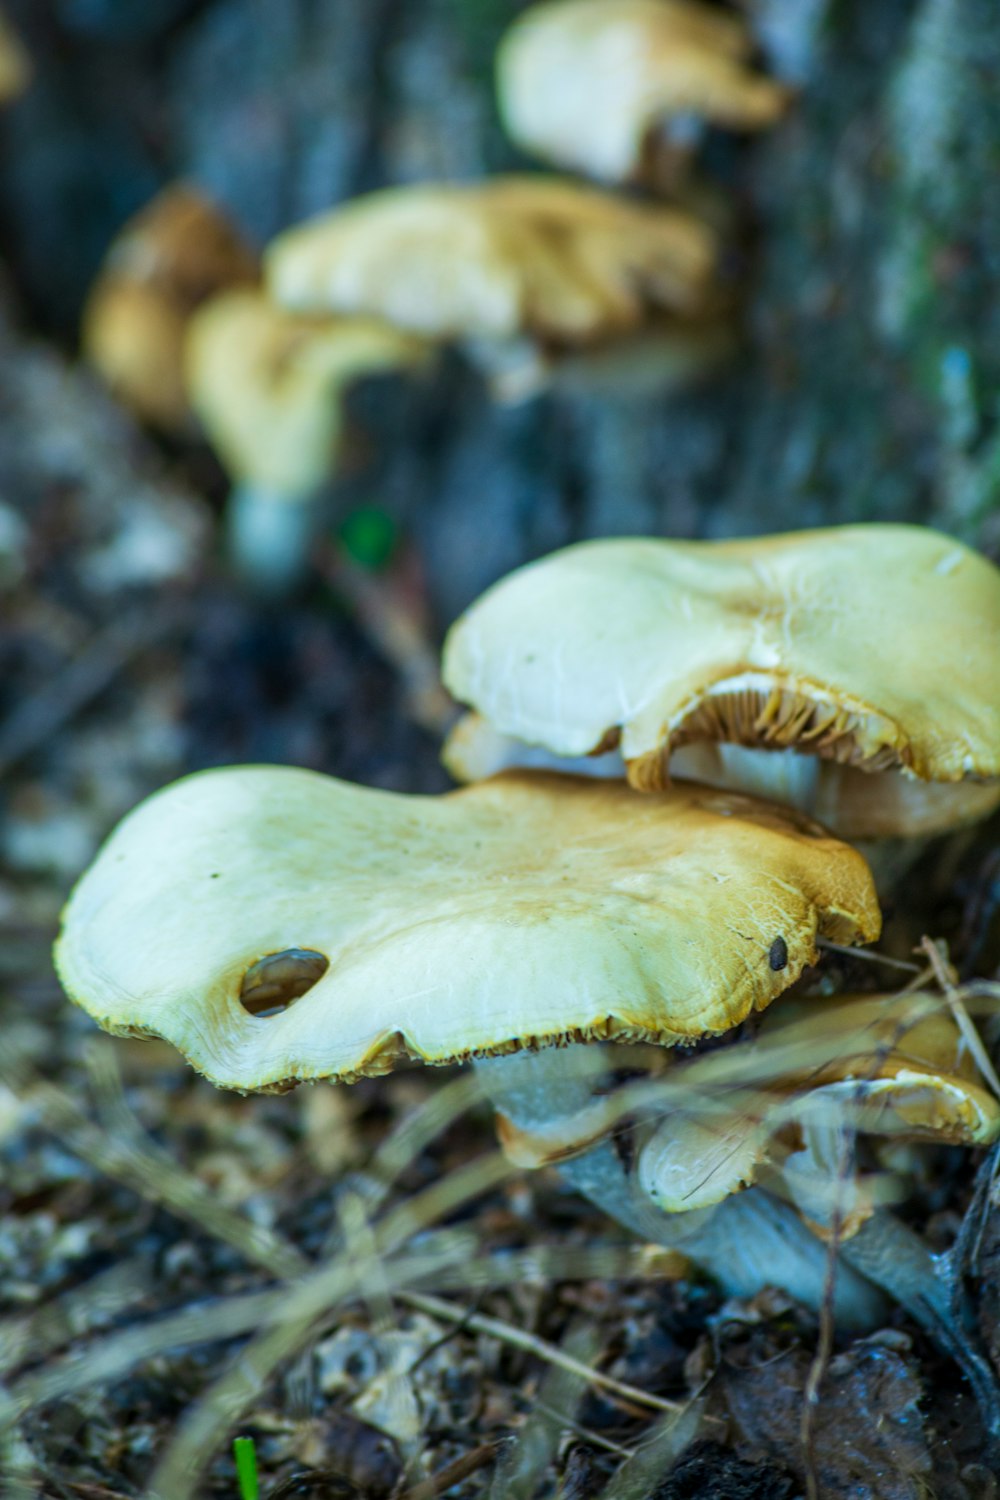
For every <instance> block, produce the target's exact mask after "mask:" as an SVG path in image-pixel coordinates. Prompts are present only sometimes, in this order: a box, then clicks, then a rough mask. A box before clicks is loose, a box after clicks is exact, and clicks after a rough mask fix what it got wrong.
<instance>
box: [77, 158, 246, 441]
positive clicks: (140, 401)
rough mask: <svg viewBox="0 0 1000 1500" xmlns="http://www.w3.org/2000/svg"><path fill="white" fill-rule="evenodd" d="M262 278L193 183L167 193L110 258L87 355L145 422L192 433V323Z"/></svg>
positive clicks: (90, 322)
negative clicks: (211, 302) (217, 301)
mask: <svg viewBox="0 0 1000 1500" xmlns="http://www.w3.org/2000/svg"><path fill="white" fill-rule="evenodd" d="M258 275H259V272H258V266H257V261H256V257H255V256H254V254H253V252H252V251H251V250H250V249H249V248H248V246H247V245H246V244H245V243H244V241H243V239H242V237H241V236H240V234H239V232H238V231H237V230H236V229H235V228H234V227H233V225H232V224H231V223H230V222H229V220H228V219H227V218H226V216H225V215H224V214H223V212H222V211H221V209H219V208H217V207H216V205H215V204H214V203H212V202H211V201H210V200H209V199H208V198H206V197H204V195H203V194H202V193H201V192H199V191H198V189H197V188H194V187H192V186H190V185H189V184H187V183H177V184H175V185H174V186H172V187H168V188H165V189H164V190H163V192H161V193H159V194H157V196H156V197H155V198H154V199H153V200H152V202H150V203H148V204H147V205H146V206H145V208H143V209H142V210H141V211H140V212H139V213H138V214H136V215H135V216H134V217H133V218H132V219H130V220H129V221H128V223H127V224H126V225H125V227H124V228H123V229H122V230H121V232H120V233H119V234H118V236H117V237H116V239H115V240H114V242H113V243H112V245H111V248H110V249H109V251H108V253H107V255H106V257H105V260H104V264H103V266H102V268H101V271H100V273H99V275H98V277H97V280H96V281H95V283H94V285H93V287H92V289H91V292H90V295H89V297H88V299H87V303H86V306H85V308H84V312H83V324H82V330H81V343H82V348H83V353H84V355H85V356H86V358H87V359H88V360H89V362H90V363H91V364H92V365H93V366H94V368H95V369H96V370H98V371H99V373H100V375H101V376H102V378H103V379H104V381H105V382H106V383H107V385H108V386H110V388H111V389H112V390H113V391H114V392H115V394H116V395H117V396H118V397H119V398H120V399H121V400H122V401H123V402H124V403H125V405H126V406H128V407H130V408H131V409H132V410H133V411H134V412H135V413H136V415H137V416H138V417H139V418H140V419H141V420H142V421H143V422H147V423H149V424H150V426H152V427H156V428H159V429H160V430H161V431H163V432H166V433H172V434H178V433H184V432H186V431H187V429H188V426H189V424H190V409H189V406H188V401H187V392H186V389H185V384H184V335H185V331H186V328H187V323H188V320H189V318H190V317H191V314H192V313H193V312H194V310H195V308H196V307H198V306H199V305H200V303H202V302H203V301H205V299H206V298H208V297H210V296H212V295H213V294H214V293H216V292H218V291H221V290H222V289H223V288H225V287H234V286H246V285H251V284H253V283H254V282H255V281H257V279H258Z"/></svg>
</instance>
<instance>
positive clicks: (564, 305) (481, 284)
mask: <svg viewBox="0 0 1000 1500" xmlns="http://www.w3.org/2000/svg"><path fill="white" fill-rule="evenodd" d="M717 255H718V249H717V244H716V237H715V234H714V232H713V231H712V230H711V229H710V228H709V227H708V226H707V225H706V224H705V223H703V222H701V221H700V220H698V219H696V218H694V217H693V216H691V215H690V214H687V213H683V212H681V211H679V210H676V209H667V208H664V207H661V206H657V205H652V204H646V203H634V202H630V201H628V200H626V199H622V198H618V197H615V196H613V195H611V194H607V193H602V192H600V191H598V190H597V189H594V188H587V187H583V186H580V185H579V184H577V183H574V182H571V181H568V180H565V179H563V178H559V177H545V176H537V177H519V176H509V177H496V178H493V179H491V180H490V181H488V182H486V183H484V184H475V185H457V184H444V185H442V184H434V185H430V186H425V185H421V186H416V187H403V188H392V189H388V190H385V191H383V192H379V193H372V194H369V195H368V196H366V197H363V198H360V199H357V200H356V201H354V202H352V203H348V204H346V205H344V206H342V207H340V208H338V209H336V210H334V211H333V212H332V213H329V214H326V215H323V216H321V217H319V218H317V219H314V220H312V221H310V222H309V223H306V224H304V225H301V226H298V227H296V228H294V229H290V230H288V231H286V232H285V233H284V234H282V235H279V237H278V238H277V240H275V241H274V243H273V244H272V246H271V247H270V249H269V250H268V252H267V256H266V265H267V275H268V282H269V286H270V289H271V292H272V294H273V296H274V298H275V300H276V301H278V302H279V303H281V304H282V305H283V306H286V307H288V308H291V309H293V310H295V311H298V312H310V313H341V314H361V315H364V316H371V317H378V318H384V319H386V320H387V321H388V322H390V323H393V324H395V326H397V327H398V328H402V329H405V330H407V331H409V332H411V333H418V334H421V335H423V336H424V337H426V338H430V339H435V340H439V341H457V342H460V343H461V344H462V345H463V346H464V347H465V348H466V350H467V351H468V352H470V353H471V355H472V357H473V358H474V359H475V360H476V361H477V362H478V363H480V364H481V365H483V366H485V367H486V369H487V371H488V372H489V373H491V374H493V375H495V376H496V378H497V380H498V383H499V385H500V387H501V389H502V390H503V389H505V390H506V391H508V392H509V391H510V390H511V389H512V387H513V386H515V385H517V384H518V383H520V385H521V387H522V388H523V387H524V386H525V385H526V384H531V383H532V382H534V384H536V385H537V384H539V383H542V384H543V383H544V382H545V381H546V380H547V379H548V377H549V374H550V373H551V368H552V365H553V362H555V363H556V364H558V362H559V360H560V359H561V358H562V357H563V356H564V355H566V354H567V353H569V352H571V351H576V352H577V353H578V354H582V353H583V352H584V351H590V350H594V349H599V348H601V347H603V346H605V345H611V344H616V343H622V342H624V343H627V341H628V340H629V339H630V338H631V337H632V336H633V335H637V334H639V333H640V332H642V330H643V329H644V328H646V327H647V326H648V325H649V324H650V322H651V321H655V315H656V314H657V313H659V314H661V315H662V314H664V313H666V314H669V315H670V316H671V318H675V319H676V320H677V323H678V325H679V326H678V331H677V334H676V336H677V337H680V333H681V331H682V330H686V332H687V336H688V345H687V348H688V356H687V357H688V359H689V360H690V358H691V351H692V350H697V349H698V348H699V347H700V340H701V332H700V324H699V319H703V318H704V319H706V320H707V321H708V326H709V333H708V334H706V335H705V336H704V344H705V346H706V348H707V350H708V354H709V357H714V353H715V350H716V348H717V343H718V340H717V337H716V333H715V325H714V322H713V315H714V314H715V313H716V312H717V311H718V304H719V300H720V299H719V294H718V289H717V286H716V282H715V273H716V263H717ZM675 347H676V346H675ZM512 367H513V373H512ZM671 368H672V369H674V370H675V369H676V358H675V359H674V362H673V365H672V367H671ZM525 372H527V373H525Z"/></svg>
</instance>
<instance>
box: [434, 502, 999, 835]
mask: <svg viewBox="0 0 1000 1500" xmlns="http://www.w3.org/2000/svg"><path fill="white" fill-rule="evenodd" d="M998 639H1000V572H998V571H997V569H996V568H995V567H993V566H992V564H990V563H989V562H987V561H986V560H985V558H983V557H981V556H979V555H978V554H976V553H974V552H972V551H971V550H970V549H969V548H968V547H965V546H963V545H962V544H961V543H960V542H957V541H955V540H954V538H952V537H947V536H943V535H941V534H940V533H938V532H934V531H931V530H929V529H927V528H924V527H917V526H893V525H868V526H845V527H838V528H834V529H832V530H823V531H813V532H796V533H791V534H789V535H786V536H778V537H758V538H754V539H751V540H747V541H733V542H674V541H659V540H610V541H599V542H586V543H583V544H581V545H579V546H575V547H569V548H566V549H565V550H564V551H562V552H557V553H554V554H552V555H551V556H550V557H547V558H545V559H543V560H542V561H541V562H538V563H533V564H530V565H529V566H528V567H525V568H522V569H520V570H519V571H518V572H516V573H514V574H512V575H511V576H510V577H508V578H506V579H503V580H502V581H501V582H500V583H499V584H497V585H496V586H494V588H493V589H491V590H490V591H489V592H488V593H487V594H485V595H484V596H483V598H482V599H480V600H479V601H478V602H477V603H475V604H474V605H473V606H472V607H471V608H470V609H469V610H468V611H467V613H466V614H465V615H464V616H463V617H462V619H461V620H459V622H458V623H457V624H456V625H455V626H454V627H453V628H452V630H451V632H450V635H449V637H448V639H447V641H446V644H445V655H444V675H445V682H446V685H447V686H448V688H449V689H450V691H451V692H452V694H453V695H454V696H455V698H457V699H458V701H459V702H461V703H465V704H468V705H470V706H471V708H472V710H473V712H472V713H471V714H470V715H468V716H467V717H466V718H465V719H463V720H462V721H461V722H460V724H459V725H458V727H457V728H456V730H455V731H454V733H453V735H452V738H451V741H450V743H449V746H448V749H447V751H446V760H447V764H448V766H449V769H450V770H451V771H452V773H453V774H454V775H455V776H456V777H457V779H458V780H460V781H471V780H475V779H476V778H477V777H479V776H482V775H486V774H489V773H491V772H493V771H496V770H498V769H500V768H501V767H502V766H505V765H515V764H525V763H529V764H531V763H534V764H538V763H545V764H550V765H553V766H558V765H559V764H560V763H563V764H565V763H567V760H568V761H569V763H571V764H572V767H573V768H574V769H575V770H578V771H595V772H597V773H602V772H603V773H605V774H609V775H612V776H615V775H619V776H620V775H625V776H627V778H628V780H629V782H630V784H631V785H632V786H634V787H636V788H637V789H638V790H641V791H648V790H650V789H653V788H656V787H660V786H663V785H665V784H666V783H667V782H668V781H669V779H670V777H671V776H693V777H696V778H698V779H699V780H701V781H706V782H709V783H711V784H712V785H716V786H725V787H732V788H734V789H738V790H743V791H749V792H755V793H757V794H758V795H761V796H765V797H769V798H771V799H772V800H775V801H779V802H786V803H788V804H789V805H791V806H793V807H798V808H799V809H800V810H801V811H804V812H806V813H808V814H809V815H810V816H811V817H815V818H817V819H819V820H820V822H822V823H824V824H826V825H827V826H828V827H829V828H831V829H833V830H834V832H836V833H837V834H838V835H839V836H840V837H842V838H846V839H850V840H851V841H853V842H858V841H865V842H868V841H877V840H882V839H887V838H902V839H905V840H907V841H908V842H909V847H910V848H911V849H912V848H914V847H916V846H915V844H914V842H913V841H915V840H916V839H918V838H919V837H922V836H927V835H931V834H935V833H940V832H944V831H946V830H948V829H950V828H953V827H956V826H958V825H959V824H962V823H966V822H974V821H976V820H977V819H979V818H982V817H985V816H986V815H987V814H988V813H990V812H991V811H992V810H993V809H994V808H995V807H997V805H998V804H1000V659H998V655H997V650H996V642H997V640H998Z"/></svg>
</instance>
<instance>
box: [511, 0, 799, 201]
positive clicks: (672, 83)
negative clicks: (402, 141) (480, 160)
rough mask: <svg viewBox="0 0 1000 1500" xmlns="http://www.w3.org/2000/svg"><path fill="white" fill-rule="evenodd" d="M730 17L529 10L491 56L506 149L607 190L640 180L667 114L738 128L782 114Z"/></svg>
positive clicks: (743, 32)
mask: <svg viewBox="0 0 1000 1500" xmlns="http://www.w3.org/2000/svg"><path fill="white" fill-rule="evenodd" d="M752 50H753V38H752V36H751V34H750V31H749V28H748V26H747V25H746V22H745V21H744V20H743V19H742V18H741V17H738V16H735V15H731V14H727V13H725V12H723V11H718V10H715V9H714V8H711V7H709V6H707V5H702V4H699V3H697V0H549V3H547V4H541V5H534V6H531V7H529V9H528V10H526V11H525V12H524V13H523V14H522V15H520V16H519V17H518V18H517V20H516V21H515V22H514V24H513V25H512V26H511V28H510V30H509V31H508V32H507V34H506V36H505V37H504V40H503V43H502V44H501V47H500V51H499V53H498V55H497V92H498V97H499V101H500V110H501V113H502V115H503V117H504V122H505V124H506V126H507V130H508V132H509V134H510V136H511V137H512V139H513V140H514V141H516V142H517V143H518V144H519V145H520V146H523V147H524V148H525V149H526V150H528V151H532V152H535V153H536V154H537V155H539V156H542V157H545V158H547V159H548V160H550V161H553V162H555V163H556V164H557V165H559V166H562V167H569V168H572V169H575V170H578V171H583V172H586V173H589V174H591V175H592V176H595V177H600V178H604V179H605V180H607V181H611V182H621V181H627V180H629V179H631V178H635V177H637V176H639V175H641V171H642V166H643V158H644V154H645V148H646V145H647V142H648V139H649V137H650V135H651V134H652V133H653V132H654V131H655V130H656V129H657V127H659V126H661V125H663V124H664V123H665V122H666V121H667V120H669V119H670V118H671V117H673V116H677V115H681V114H687V115H696V116H700V117H702V118H704V119H706V120H709V121H712V122H713V123H716V124H719V125H724V126H729V127H731V128H733V129H737V130H757V129H761V128H763V127H765V126H767V125H772V124H774V122H775V121H776V120H777V119H779V118H780V116H781V115H782V113H783V112H784V110H785V107H786V104H787V102H788V92H787V90H786V89H785V88H783V87H782V86H781V85H780V84H776V83H774V82H773V81H772V80H771V79H769V78H764V77H762V76H760V75H759V74H755V73H753V72H752V71H751V70H750V68H749V67H748V65H747V63H748V58H749V55H750V53H751V52H752Z"/></svg>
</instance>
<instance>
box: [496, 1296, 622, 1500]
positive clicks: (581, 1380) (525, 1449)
mask: <svg viewBox="0 0 1000 1500" xmlns="http://www.w3.org/2000/svg"><path fill="white" fill-rule="evenodd" d="M522 1347H523V1346H522ZM548 1347H549V1349H550V1350H551V1351H552V1352H553V1353H554V1354H556V1355H558V1358H553V1359H550V1361H549V1363H550V1365H551V1366H552V1368H550V1370H549V1371H548V1374H547V1375H546V1376H545V1379H544V1380H543V1381H542V1385H541V1389H540V1391H539V1393H538V1400H537V1401H533V1402H532V1404H531V1410H530V1412H529V1415H528V1419H527V1421H526V1422H525V1424H524V1426H523V1427H522V1428H521V1430H520V1432H519V1433H518V1435H517V1438H516V1440H515V1442H514V1443H513V1444H512V1445H511V1447H510V1448H509V1449H508V1450H507V1452H506V1453H505V1454H504V1456H503V1457H502V1459H501V1460H500V1463H499V1464H498V1465H497V1471H496V1474H495V1475H494V1476H493V1483H492V1484H491V1485H490V1491H489V1494H490V1500H531V1497H532V1495H534V1493H535V1491H536V1490H537V1489H538V1486H539V1484H540V1483H541V1481H542V1479H543V1478H544V1476H545V1472H546V1470H547V1469H548V1467H549V1465H550V1464H551V1463H552V1461H553V1459H554V1458H555V1456H556V1452H557V1451H558V1447H559V1439H560V1437H561V1436H562V1432H563V1430H564V1428H565V1419H564V1418H563V1417H562V1415H561V1413H563V1412H573V1411H575V1410H576V1408H577V1406H578V1405H579V1402H580V1397H581V1396H582V1395H583V1392H584V1391H585V1389H586V1387H587V1380H588V1373H589V1370H590V1361H591V1360H592V1359H594V1358H595V1356H596V1354H597V1351H598V1349H599V1347H600V1341H599V1339H598V1336H597V1332H596V1330H595V1329H594V1328H591V1327H588V1326H581V1325H579V1324H578V1325H576V1326H574V1327H571V1328H570V1329H569V1331H568V1332H567V1334H566V1337H565V1339H564V1345H563V1347H562V1348H557V1346H556V1345H552V1344H550V1345H549V1346H548Z"/></svg>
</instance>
